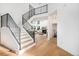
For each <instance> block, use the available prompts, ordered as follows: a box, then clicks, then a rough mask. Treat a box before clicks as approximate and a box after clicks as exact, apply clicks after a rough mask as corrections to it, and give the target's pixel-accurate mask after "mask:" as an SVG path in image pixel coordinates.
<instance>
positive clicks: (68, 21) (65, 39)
mask: <svg viewBox="0 0 79 59" xmlns="http://www.w3.org/2000/svg"><path fill="white" fill-rule="evenodd" d="M58 12H59V16H58V17H59V19H58V29H57V36H58V37H57V45H58V46H59V47H61V48H63V49H65V50H66V51H68V52H70V53H71V54H73V55H79V4H66V5H64V7H63V8H60V9H58Z"/></svg>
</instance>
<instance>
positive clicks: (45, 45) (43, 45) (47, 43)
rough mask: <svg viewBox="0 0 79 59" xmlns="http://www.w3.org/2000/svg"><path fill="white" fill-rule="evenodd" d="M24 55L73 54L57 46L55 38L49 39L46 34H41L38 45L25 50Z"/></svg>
mask: <svg viewBox="0 0 79 59" xmlns="http://www.w3.org/2000/svg"><path fill="white" fill-rule="evenodd" d="M22 55H24V56H71V54H70V53H68V52H67V51H65V50H63V49H61V48H59V47H57V41H56V39H55V38H52V39H51V40H47V39H46V38H45V37H44V36H40V37H39V38H38V40H37V44H36V46H34V47H32V48H31V49H29V50H27V51H25V52H24V53H23V54H22Z"/></svg>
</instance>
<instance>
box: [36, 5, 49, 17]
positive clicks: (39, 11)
mask: <svg viewBox="0 0 79 59" xmlns="http://www.w3.org/2000/svg"><path fill="white" fill-rule="evenodd" d="M47 12H48V4H46V5H43V6H41V7H37V8H35V15H39V14H43V13H47Z"/></svg>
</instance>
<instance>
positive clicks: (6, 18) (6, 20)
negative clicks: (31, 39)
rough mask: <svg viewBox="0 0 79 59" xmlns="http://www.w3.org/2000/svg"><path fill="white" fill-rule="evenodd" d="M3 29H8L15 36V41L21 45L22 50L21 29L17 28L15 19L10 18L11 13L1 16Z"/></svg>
mask: <svg viewBox="0 0 79 59" xmlns="http://www.w3.org/2000/svg"><path fill="white" fill-rule="evenodd" d="M1 21H2V24H1V27H4V26H5V27H8V28H9V29H10V31H11V33H12V35H13V36H14V38H15V40H16V41H17V43H18V44H19V49H21V43H20V32H21V30H20V28H19V27H18V26H17V24H16V23H15V22H14V20H13V18H12V17H11V16H10V14H9V13H7V14H4V15H2V16H1Z"/></svg>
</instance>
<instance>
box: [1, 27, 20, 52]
mask: <svg viewBox="0 0 79 59" xmlns="http://www.w3.org/2000/svg"><path fill="white" fill-rule="evenodd" d="M1 44H2V45H4V46H6V47H7V48H9V49H11V50H13V51H18V50H19V45H18V43H17V41H16V39H15V38H14V37H13V35H12V33H11V32H10V30H9V28H6V27H2V28H1Z"/></svg>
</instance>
